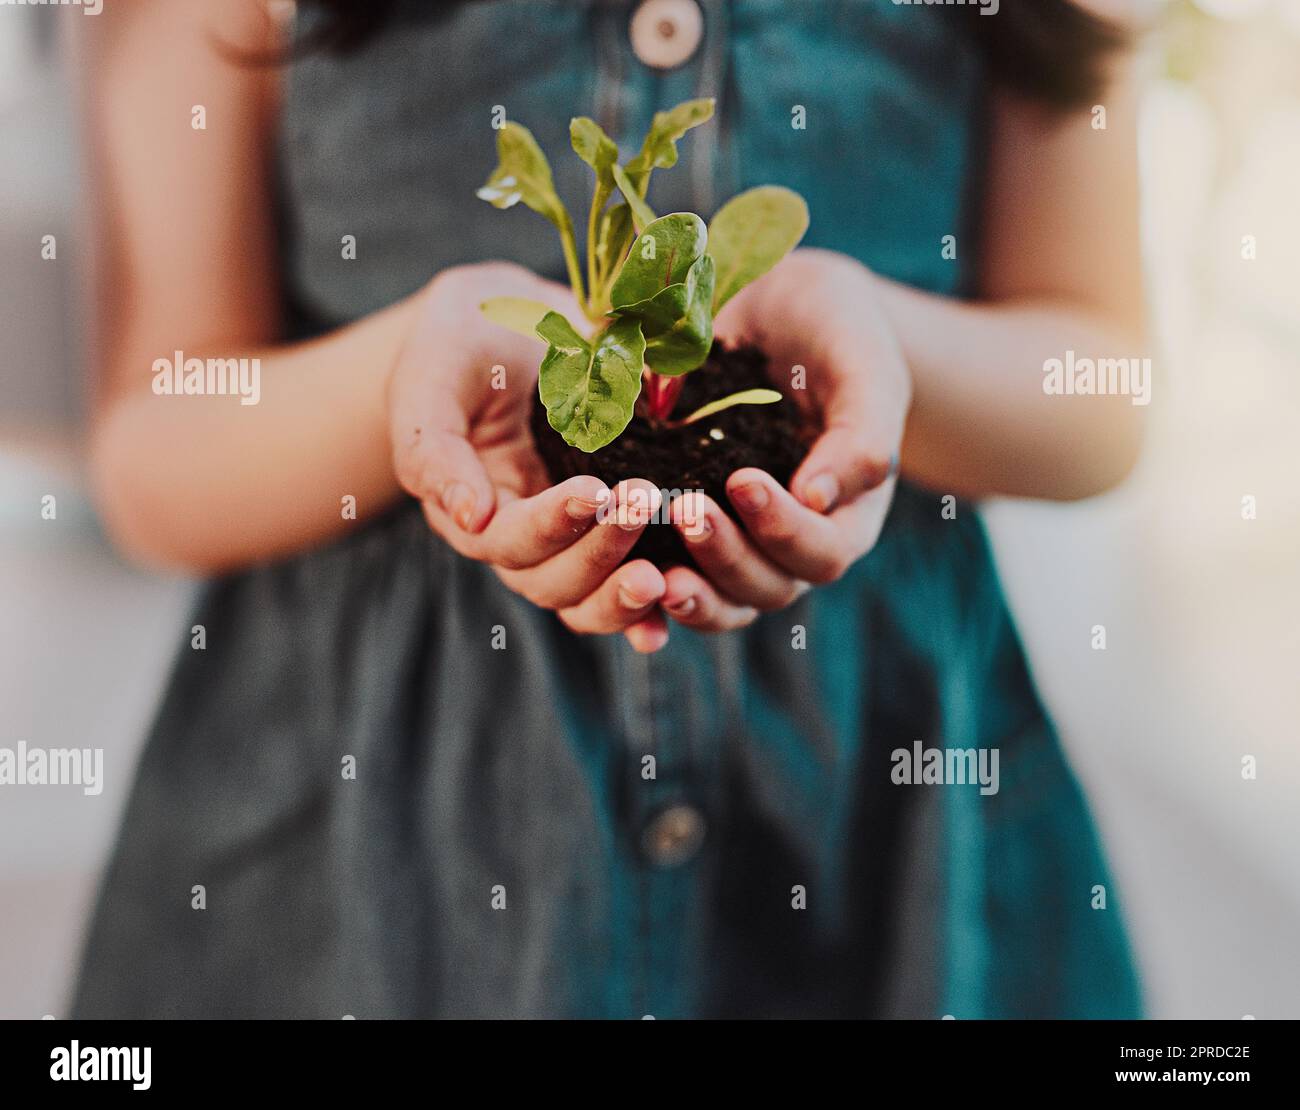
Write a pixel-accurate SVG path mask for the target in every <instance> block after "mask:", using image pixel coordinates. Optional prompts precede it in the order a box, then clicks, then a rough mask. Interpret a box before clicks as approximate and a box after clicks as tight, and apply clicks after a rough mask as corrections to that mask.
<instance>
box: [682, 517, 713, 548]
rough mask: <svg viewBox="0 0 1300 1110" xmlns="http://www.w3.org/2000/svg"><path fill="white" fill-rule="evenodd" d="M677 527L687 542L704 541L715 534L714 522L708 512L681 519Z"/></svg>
mask: <svg viewBox="0 0 1300 1110" xmlns="http://www.w3.org/2000/svg"><path fill="white" fill-rule="evenodd" d="M677 527H678V528H679V529H680V530H681V533H682V536H683V538H684V539H685V540H686V542H687V543H703V542H704V541H705V540H707V539H708V538H709V537H710V536H711V535H713V524H712V522H711V521H710V520H709V517H708V514H707V513H704V514H701V515H700V516H694V517H688V518H684V519H682V520H679V521H678V522H677Z"/></svg>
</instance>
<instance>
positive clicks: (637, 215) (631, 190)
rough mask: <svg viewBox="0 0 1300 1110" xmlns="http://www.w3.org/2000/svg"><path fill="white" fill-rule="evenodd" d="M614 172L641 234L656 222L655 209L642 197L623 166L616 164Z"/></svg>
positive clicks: (620, 190)
mask: <svg viewBox="0 0 1300 1110" xmlns="http://www.w3.org/2000/svg"><path fill="white" fill-rule="evenodd" d="M613 173H614V181H615V182H616V183H617V184H618V188H619V192H621V193H622V194H623V197H624V199H625V200H626V201H627V206H628V208H629V209H630V210H631V212H632V222H633V224H635V225H636V230H637V234H640V233H641V232H642V231H644V230H645V229H646V228H647V227H649V226H650V225H651V224H652V223H654V222H655V214H654V209H653V208H651V207H650V205H648V204H646V202H645V201H643V200H642V199H641V194H640V193H638V192H637V191H636V186H634V185H633V184H632V182H631V181H629V180H628V176H627V174H626V172H624V170H623V167H622V166H615V167H614V171H613Z"/></svg>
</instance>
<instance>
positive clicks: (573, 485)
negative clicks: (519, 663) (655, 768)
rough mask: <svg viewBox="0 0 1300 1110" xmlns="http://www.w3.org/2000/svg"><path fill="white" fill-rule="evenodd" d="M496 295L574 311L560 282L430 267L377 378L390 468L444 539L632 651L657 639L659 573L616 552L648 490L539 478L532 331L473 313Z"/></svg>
mask: <svg viewBox="0 0 1300 1110" xmlns="http://www.w3.org/2000/svg"><path fill="white" fill-rule="evenodd" d="M499 296H515V297H527V298H531V299H532V300H537V301H542V302H544V303H546V304H548V305H550V306H551V307H552V308H554V309H556V310H557V311H559V312H562V313H564V315H565V316H567V317H568V318H569V319H570V320H571V321H573V322H574V324H575V325H576V326H580V325H581V322H582V320H583V315H582V312H581V310H580V309H579V308H578V305H577V303H576V301H575V300H574V298H573V294H572V293H571V292H570V291H569V290H568V289H567V288H566V287H564V286H562V285H557V284H555V283H554V282H549V281H544V280H543V279H542V278H539V277H537V276H536V275H535V274H533V273H531V272H530V271H528V270H526V269H524V268H522V267H520V266H515V265H512V264H509V263H501V262H489V263H481V264H478V265H473V266H457V267H453V268H451V269H448V270H445V271H443V272H442V273H441V274H439V275H438V277H436V278H435V279H434V280H433V281H432V282H430V283H429V285H428V286H427V287H426V288H425V289H424V290H423V291H422V292H421V293H419V294H417V296H416V302H417V303H416V305H415V307H414V319H413V323H412V325H411V330H410V333H409V334H408V336H407V340H406V343H405V345H404V348H403V350H402V353H401V354H400V356H399V357H398V360H397V363H396V365H395V366H394V368H393V372H392V375H391V377H390V379H389V383H388V418H389V431H390V439H391V442H392V448H393V465H394V468H395V470H396V472H397V477H398V480H399V481H400V482H401V484H402V486H403V488H404V489H406V490H407V491H408V492H409V493H410V494H412V495H413V496H414V497H416V498H418V499H419V500H420V502H421V504H422V505H423V506H424V515H425V518H426V519H427V520H428V522H429V526H430V527H431V528H432V529H433V530H434V531H435V532H437V533H438V535H439V536H441V537H442V538H443V539H444V540H446V542H447V543H448V544H449V545H450V546H451V547H452V548H454V549H455V550H456V551H458V552H459V553H460V554H461V555H464V556H466V557H467V558H470V559H477V560H479V561H481V562H485V563H488V564H489V565H491V566H492V568H493V569H494V570H495V571H496V573H497V574H498V575H499V576H500V578H501V580H502V581H503V582H505V583H506V585H507V586H509V587H510V588H511V589H513V590H515V591H516V592H517V593H520V594H522V595H523V596H524V597H526V598H528V599H529V600H530V601H532V602H534V603H535V604H537V605H540V606H542V607H543V608H546V609H553V610H555V611H556V612H557V613H558V614H559V617H560V619H561V620H562V621H564V623H565V624H566V625H567V626H568V627H569V628H571V629H573V630H574V631H575V632H584V633H611V632H623V633H624V634H625V635H627V637H628V639H629V641H631V643H632V645H633V647H635V648H637V649H638V650H640V651H655V650H657V649H658V648H659V647H661V646H662V645H663V643H664V642H665V641H666V639H667V635H668V633H667V627H666V625H665V623H664V619H663V617H662V615H661V614H660V613H659V612H658V609H657V606H658V604H659V602H660V600H661V599H662V598H663V597H664V594H665V592H666V590H667V584H666V583H665V580H664V576H663V575H662V574H661V573H660V572H659V570H658V569H657V568H656V567H655V566H654V565H653V564H651V563H649V562H647V561H646V560H644V559H638V560H636V561H634V562H631V563H628V564H627V565H626V566H620V564H621V563H622V561H623V558H624V556H626V554H627V553H628V551H629V550H630V549H631V547H632V545H633V544H634V543H635V542H636V540H637V538H638V537H639V536H640V535H641V532H642V530H643V529H644V527H645V526H646V524H647V523H648V521H649V519H650V517H651V515H652V514H653V513H654V511H655V509H656V508H657V503H658V499H659V496H660V495H659V492H658V490H657V489H655V488H654V486H653V485H652V484H651V483H649V482H645V481H641V480H632V481H625V482H620V483H619V486H618V487H617V488H616V489H615V490H613V491H611V490H609V489H607V488H606V486H605V484H604V483H603V482H601V481H600V479H598V478H595V477H592V476H590V475H580V476H578V477H576V478H570V479H569V480H568V481H565V482H561V483H560V484H559V485H558V486H551V487H549V488H548V479H547V476H546V469H545V467H544V466H543V464H542V461H541V459H540V458H539V457H538V455H537V453H536V450H535V449H534V447H533V440H532V435H531V433H530V431H529V415H530V410H531V407H532V404H533V398H534V395H535V393H536V389H537V370H538V366H539V364H540V361H541V357H542V354H543V353H544V351H543V346H542V341H541V340H540V339H538V340H537V341H532V340H529V339H526V338H524V337H523V336H520V335H516V334H515V333H514V332H511V331H508V330H507V329H505V328H503V327H500V326H498V325H496V324H492V323H489V322H488V321H487V320H485V319H484V318H483V316H482V314H481V313H480V311H479V305H480V304H482V302H483V301H485V300H487V299H488V298H489V297H499ZM634 490H637V491H638V492H637V493H636V494H635V496H633V491H634ZM610 498H613V504H612V507H610V508H607V509H606V510H605V511H604V512H602V513H601V514H600V515H601V517H602V519H606V520H609V521H610V523H609V524H608V526H600V527H596V526H595V522H596V516H597V513H598V512H599V511H600V509H601V506H602V505H603V504H604V503H605V502H606V501H608V500H609V499H610Z"/></svg>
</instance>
